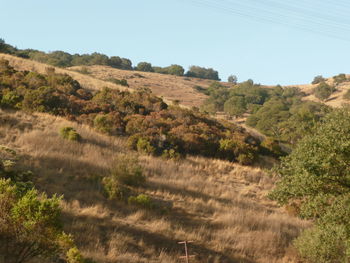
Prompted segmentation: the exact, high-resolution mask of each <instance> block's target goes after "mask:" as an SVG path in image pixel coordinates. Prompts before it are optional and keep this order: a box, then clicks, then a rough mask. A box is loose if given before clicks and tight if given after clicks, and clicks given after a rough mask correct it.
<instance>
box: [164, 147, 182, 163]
mask: <svg viewBox="0 0 350 263" xmlns="http://www.w3.org/2000/svg"><path fill="white" fill-rule="evenodd" d="M162 157H163V158H166V159H171V160H174V161H177V160H179V159H180V158H181V154H180V153H178V152H177V151H176V150H174V149H166V150H164V151H163V153H162Z"/></svg>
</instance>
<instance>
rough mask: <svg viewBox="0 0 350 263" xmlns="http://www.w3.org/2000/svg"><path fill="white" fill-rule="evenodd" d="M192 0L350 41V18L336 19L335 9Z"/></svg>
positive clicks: (266, 0) (271, 1) (265, 0)
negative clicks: (322, 10)
mask: <svg viewBox="0 0 350 263" xmlns="http://www.w3.org/2000/svg"><path fill="white" fill-rule="evenodd" d="M187 1H188V0H187ZM190 2H192V3H194V4H196V5H197V6H206V7H210V8H215V9H217V10H220V11H222V12H225V13H228V14H235V15H238V16H241V17H244V18H248V19H249V20H254V21H257V22H265V23H270V24H277V25H282V26H287V27H293V28H296V29H299V30H303V31H307V32H311V33H316V34H321V35H323V36H328V37H332V38H338V39H341V40H345V41H350V38H349V37H347V36H348V35H349V33H350V21H347V20H344V19H341V17H339V19H334V17H333V15H332V14H331V12H329V14H326V15H323V14H322V13H320V14H318V13H316V12H315V11H313V10H310V9H308V8H306V5H301V6H300V7H298V6H295V4H291V2H288V0H284V3H287V2H288V3H289V4H288V5H286V4H281V2H278V1H276V0H259V2H260V3H259V4H257V3H256V2H257V0H245V2H244V3H242V1H234V0H229V1H225V0H190ZM254 2H255V4H254ZM294 3H295V2H294ZM340 21H341V22H340Z"/></svg>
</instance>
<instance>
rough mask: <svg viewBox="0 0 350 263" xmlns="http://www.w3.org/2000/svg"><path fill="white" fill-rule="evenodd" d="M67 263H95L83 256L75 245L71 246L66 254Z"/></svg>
mask: <svg viewBox="0 0 350 263" xmlns="http://www.w3.org/2000/svg"><path fill="white" fill-rule="evenodd" d="M66 258H67V263H95V261H93V260H92V259H88V258H84V257H83V256H82V255H81V252H80V251H79V249H78V248H77V247H72V248H71V249H69V250H68V252H67V254H66Z"/></svg>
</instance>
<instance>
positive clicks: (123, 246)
mask: <svg viewBox="0 0 350 263" xmlns="http://www.w3.org/2000/svg"><path fill="white" fill-rule="evenodd" d="M0 124H1V125H0V144H2V145H6V146H8V147H11V148H13V149H15V150H17V151H18V153H19V155H20V156H21V157H22V158H21V160H20V162H21V163H22V164H23V166H24V167H25V168H30V169H32V170H34V171H35V173H36V175H37V177H36V178H35V183H36V184H37V186H38V187H39V189H41V190H45V191H47V192H48V193H50V194H53V193H59V194H64V196H65V198H64V201H63V203H62V205H63V208H64V221H65V226H66V229H67V231H70V232H72V233H73V234H74V236H75V237H76V241H77V244H78V246H79V247H80V248H81V250H82V251H83V253H84V255H85V256H88V257H92V258H93V259H95V260H97V261H98V262H123V263H124V262H162V263H170V262H178V259H177V257H178V256H179V255H180V254H181V253H182V247H180V246H179V245H177V243H176V242H177V241H180V240H193V241H194V244H193V245H191V247H190V249H191V253H193V254H196V255H198V257H197V259H196V260H195V261H192V262H202V263H203V262H261V263H265V262H266V263H273V262H281V263H286V262H297V261H296V259H295V257H294V254H293V251H292V250H291V249H290V248H289V247H290V243H291V240H292V239H293V238H295V237H296V236H297V235H298V233H299V231H300V230H301V229H303V228H304V227H306V226H307V223H306V222H303V221H301V220H299V219H297V218H294V217H290V216H288V215H286V214H285V213H284V212H282V211H281V210H280V209H279V208H277V207H276V206H275V204H274V203H273V202H271V201H269V200H268V199H267V198H266V193H267V191H268V190H269V189H270V188H271V187H272V186H273V180H272V179H270V178H269V177H268V176H266V175H265V174H264V172H263V171H262V170H260V169H258V168H251V167H243V166H240V165H237V164H233V163H229V162H224V161H219V160H213V159H205V158H199V157H188V158H186V159H185V160H182V161H180V162H179V163H175V162H173V161H165V160H163V159H159V158H153V157H148V156H140V157H139V159H140V161H141V163H142V166H143V167H144V169H145V174H146V175H147V179H148V183H147V185H146V186H145V188H144V189H140V191H141V192H145V193H147V194H149V195H151V196H152V197H153V198H154V199H157V200H159V201H160V202H163V203H165V204H167V205H168V206H171V207H172V208H171V209H170V212H168V213H167V214H164V215H162V214H160V213H158V212H156V211H144V210H140V209H136V208H132V207H130V206H127V205H125V204H123V203H118V202H116V201H108V200H106V198H105V197H104V196H103V195H102V194H101V191H100V190H101V185H100V184H99V178H101V176H103V175H105V174H106V173H108V170H109V168H110V165H111V164H112V163H113V161H114V158H115V156H116V154H118V153H121V152H126V150H125V149H126V147H125V141H124V140H123V139H121V138H112V137H108V136H104V135H101V134H98V133H96V132H95V131H93V130H91V129H90V128H89V127H86V126H81V125H78V124H76V123H70V122H68V121H66V120H64V119H61V118H57V117H53V116H50V115H46V114H34V115H28V114H25V113H23V112H7V111H0ZM63 126H72V127H75V128H76V129H77V131H78V132H79V133H80V134H81V135H82V137H83V142H82V143H75V142H70V141H66V140H63V139H62V138H61V137H60V136H59V134H58V130H59V128H61V127H63Z"/></svg>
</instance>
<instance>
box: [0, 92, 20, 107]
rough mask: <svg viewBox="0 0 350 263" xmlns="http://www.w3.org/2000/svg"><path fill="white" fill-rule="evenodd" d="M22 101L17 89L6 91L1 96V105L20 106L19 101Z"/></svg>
mask: <svg viewBox="0 0 350 263" xmlns="http://www.w3.org/2000/svg"><path fill="white" fill-rule="evenodd" d="M20 101H21V97H20V96H19V95H18V94H17V92H16V91H7V92H6V91H5V92H4V93H3V95H2V98H1V106H4V107H10V108H18V103H19V102H20Z"/></svg>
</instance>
